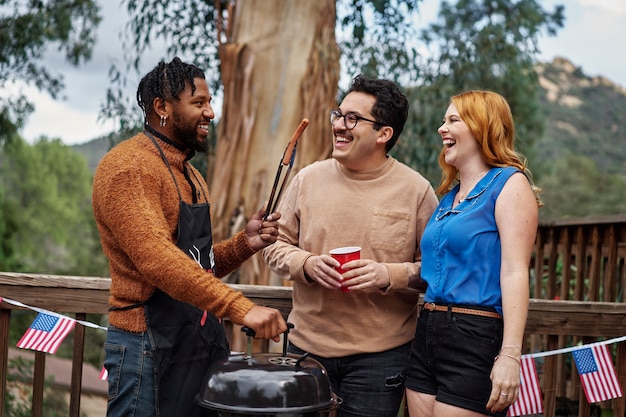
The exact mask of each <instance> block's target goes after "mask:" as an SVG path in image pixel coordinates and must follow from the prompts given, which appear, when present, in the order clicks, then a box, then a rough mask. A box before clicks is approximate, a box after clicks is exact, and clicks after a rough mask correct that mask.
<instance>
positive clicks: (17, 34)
mask: <svg viewBox="0 0 626 417" xmlns="http://www.w3.org/2000/svg"><path fill="white" fill-rule="evenodd" d="M98 12H99V8H98V5H97V4H96V2H95V0H48V1H35V0H30V1H23V0H5V1H1V2H0V86H4V85H6V84H7V83H14V82H21V83H24V84H27V85H32V86H35V87H36V88H38V89H39V90H43V91H45V92H47V93H48V94H50V95H51V96H52V97H53V98H56V97H57V96H58V94H59V92H60V91H61V90H62V89H63V78H62V76H61V75H59V74H54V73H52V72H51V71H50V69H49V67H48V66H47V65H46V63H45V62H44V56H45V53H46V50H47V48H49V47H51V46H56V47H57V49H58V50H59V51H61V52H63V53H64V54H65V59H66V60H67V61H68V62H69V63H71V64H72V65H79V64H80V63H81V61H83V60H87V59H89V58H91V51H92V48H93V46H94V44H95V41H96V39H95V34H96V28H97V26H98V24H99V23H100V19H101V18H100V16H99V14H98ZM32 111H33V107H32V105H31V104H30V103H29V102H28V100H27V98H26V97H25V96H24V95H23V94H19V95H18V96H17V97H13V98H5V97H0V143H2V142H4V141H8V140H11V139H12V138H13V137H14V136H15V135H16V133H17V130H18V129H19V128H21V127H22V126H23V123H24V119H25V118H26V117H27V116H28V114H29V113H31V112H32Z"/></svg>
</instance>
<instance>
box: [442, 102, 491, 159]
mask: <svg viewBox="0 0 626 417" xmlns="http://www.w3.org/2000/svg"><path fill="white" fill-rule="evenodd" d="M437 131H438V132H439V134H440V135H441V140H442V142H443V146H444V150H443V153H444V158H445V162H446V163H447V164H448V165H452V166H454V167H456V168H457V169H460V167H461V166H462V165H464V164H467V163H468V162H470V161H472V160H474V159H476V158H479V159H480V158H481V152H480V148H479V145H478V141H477V140H476V138H474V135H473V134H472V132H471V131H470V129H469V127H468V126H467V125H466V124H465V122H464V121H463V119H462V118H461V116H460V115H459V112H458V110H457V108H456V106H455V105H454V104H450V105H449V106H448V109H447V110H446V115H445V116H444V119H443V124H442V125H441V127H439V129H438V130H437Z"/></svg>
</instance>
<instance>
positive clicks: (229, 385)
mask: <svg viewBox="0 0 626 417" xmlns="http://www.w3.org/2000/svg"><path fill="white" fill-rule="evenodd" d="M197 402H198V403H199V404H200V405H202V406H203V407H206V408H210V409H213V410H218V411H230V412H238V413H251V414H254V413H258V412H260V411H262V412H263V413H284V412H286V411H289V412H292V413H304V412H311V411H319V410H323V409H329V408H331V407H333V406H336V404H337V403H338V401H337V397H336V396H334V394H333V393H332V391H331V389H330V382H329V379H328V375H327V372H326V369H325V368H324V366H323V365H322V364H321V363H319V362H318V361H316V360H315V359H312V358H309V357H307V355H301V356H300V355H294V354H283V355H282V356H281V355H280V354H273V353H260V354H254V355H239V356H231V357H230V358H229V359H228V360H227V361H225V362H221V363H217V364H214V365H213V366H212V367H211V368H210V369H209V373H208V378H207V382H206V383H205V385H204V387H203V390H202V391H201V393H200V394H199V396H198V398H197Z"/></svg>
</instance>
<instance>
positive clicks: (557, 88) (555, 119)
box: [536, 58, 626, 180]
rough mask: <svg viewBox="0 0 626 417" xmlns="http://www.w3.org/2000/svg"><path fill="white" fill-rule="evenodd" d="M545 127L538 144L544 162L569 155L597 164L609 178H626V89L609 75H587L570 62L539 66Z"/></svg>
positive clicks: (540, 159) (555, 62)
mask: <svg viewBox="0 0 626 417" xmlns="http://www.w3.org/2000/svg"><path fill="white" fill-rule="evenodd" d="M537 72H538V73H539V74H540V77H539V83H540V85H541V87H542V91H543V100H544V106H545V111H546V124H545V132H544V135H543V137H542V138H541V139H540V140H538V141H537V142H536V150H537V152H536V157H537V158H539V162H549V161H551V160H554V159H558V158H562V157H565V156H569V155H583V156H585V157H588V158H590V159H591V160H593V161H594V162H595V164H596V166H597V167H598V169H599V170H600V171H601V172H602V173H604V174H609V175H611V174H615V175H619V176H622V177H623V178H624V179H625V180H626V146H625V145H626V125H624V123H623V118H624V115H625V114H626V90H625V89H624V88H622V87H620V86H618V85H615V84H614V83H612V82H611V81H610V80H608V79H607V78H605V77H588V76H586V75H585V74H584V73H583V71H582V69H581V68H580V67H576V66H575V65H574V64H573V63H571V62H570V61H569V60H567V59H565V58H556V59H554V61H553V62H551V63H548V64H541V65H539V66H538V67H537Z"/></svg>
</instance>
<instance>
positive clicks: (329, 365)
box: [289, 343, 410, 417]
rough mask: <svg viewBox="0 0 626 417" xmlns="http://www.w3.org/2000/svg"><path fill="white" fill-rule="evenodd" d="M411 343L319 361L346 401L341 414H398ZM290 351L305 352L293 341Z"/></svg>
mask: <svg viewBox="0 0 626 417" xmlns="http://www.w3.org/2000/svg"><path fill="white" fill-rule="evenodd" d="M409 349H410V343H407V344H405V345H403V346H400V347H397V348H395V349H391V350H387V351H385V352H379V353H362V354H358V355H351V356H345V357H340V358H322V357H320V356H316V355H310V356H309V357H312V358H314V359H316V360H317V361H319V362H320V363H321V364H322V365H324V367H325V368H326V371H328V377H329V379H330V385H331V389H332V390H333V392H334V393H335V394H337V396H339V397H340V398H341V399H342V400H343V402H342V403H341V405H340V406H339V409H338V410H337V416H338V417H396V416H397V415H398V410H399V409H400V404H401V402H402V397H403V395H404V368H405V366H406V364H407V360H408V355H409ZM289 352H291V353H296V354H299V355H302V354H304V353H305V352H304V351H303V350H302V349H299V348H298V347H296V346H293V345H290V346H289Z"/></svg>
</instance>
